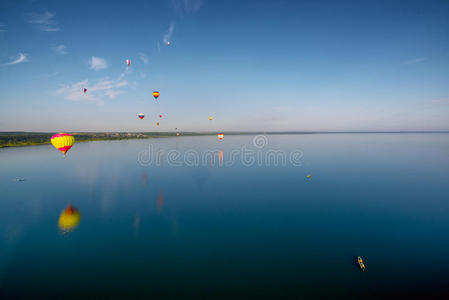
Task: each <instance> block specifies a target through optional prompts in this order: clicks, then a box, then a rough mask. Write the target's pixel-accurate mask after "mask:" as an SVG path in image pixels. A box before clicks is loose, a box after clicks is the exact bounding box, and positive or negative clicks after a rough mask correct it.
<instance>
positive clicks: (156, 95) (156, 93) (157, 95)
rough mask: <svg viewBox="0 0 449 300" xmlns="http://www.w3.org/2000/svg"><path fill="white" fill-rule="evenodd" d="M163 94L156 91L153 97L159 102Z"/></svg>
mask: <svg viewBox="0 0 449 300" xmlns="http://www.w3.org/2000/svg"><path fill="white" fill-rule="evenodd" d="M160 94H161V93H159V92H158V91H154V92H153V97H154V99H155V100H157V98H159V95H160Z"/></svg>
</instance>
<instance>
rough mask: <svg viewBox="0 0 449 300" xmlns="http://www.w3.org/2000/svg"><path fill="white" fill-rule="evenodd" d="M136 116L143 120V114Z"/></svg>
mask: <svg viewBox="0 0 449 300" xmlns="http://www.w3.org/2000/svg"><path fill="white" fill-rule="evenodd" d="M137 116H138V117H139V119H141V120H142V119H143V118H145V115H144V114H142V113H140V114H137Z"/></svg>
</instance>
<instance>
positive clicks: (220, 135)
mask: <svg viewBox="0 0 449 300" xmlns="http://www.w3.org/2000/svg"><path fill="white" fill-rule="evenodd" d="M217 136H218V139H219V140H220V141H221V140H222V139H223V133H219V134H217Z"/></svg>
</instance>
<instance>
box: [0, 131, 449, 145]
mask: <svg viewBox="0 0 449 300" xmlns="http://www.w3.org/2000/svg"><path fill="white" fill-rule="evenodd" d="M223 133H224V135H261V134H262V135H302V134H385V133H389V134H397V133H401V134H407V133H410V134H412V133H413V134H416V133H446V134H447V133H449V131H366V132H364V131H338V132H331V131H279V132H267V131H265V132H263V131H260V132H237V131H233V132H223ZM53 134H54V133H48V132H0V148H10V147H27V146H39V145H47V144H51V142H50V139H51V137H52V135H53ZM71 134H72V135H73V136H74V137H75V141H76V142H95V141H118V140H135V139H151V138H167V137H177V136H178V135H177V134H176V132H75V133H71ZM215 134H217V132H182V133H180V135H179V136H208V135H215Z"/></svg>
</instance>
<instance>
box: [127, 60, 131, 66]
mask: <svg viewBox="0 0 449 300" xmlns="http://www.w3.org/2000/svg"><path fill="white" fill-rule="evenodd" d="M126 64H127V65H128V67H129V66H130V65H131V61H130V60H129V59H127V60H126Z"/></svg>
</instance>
